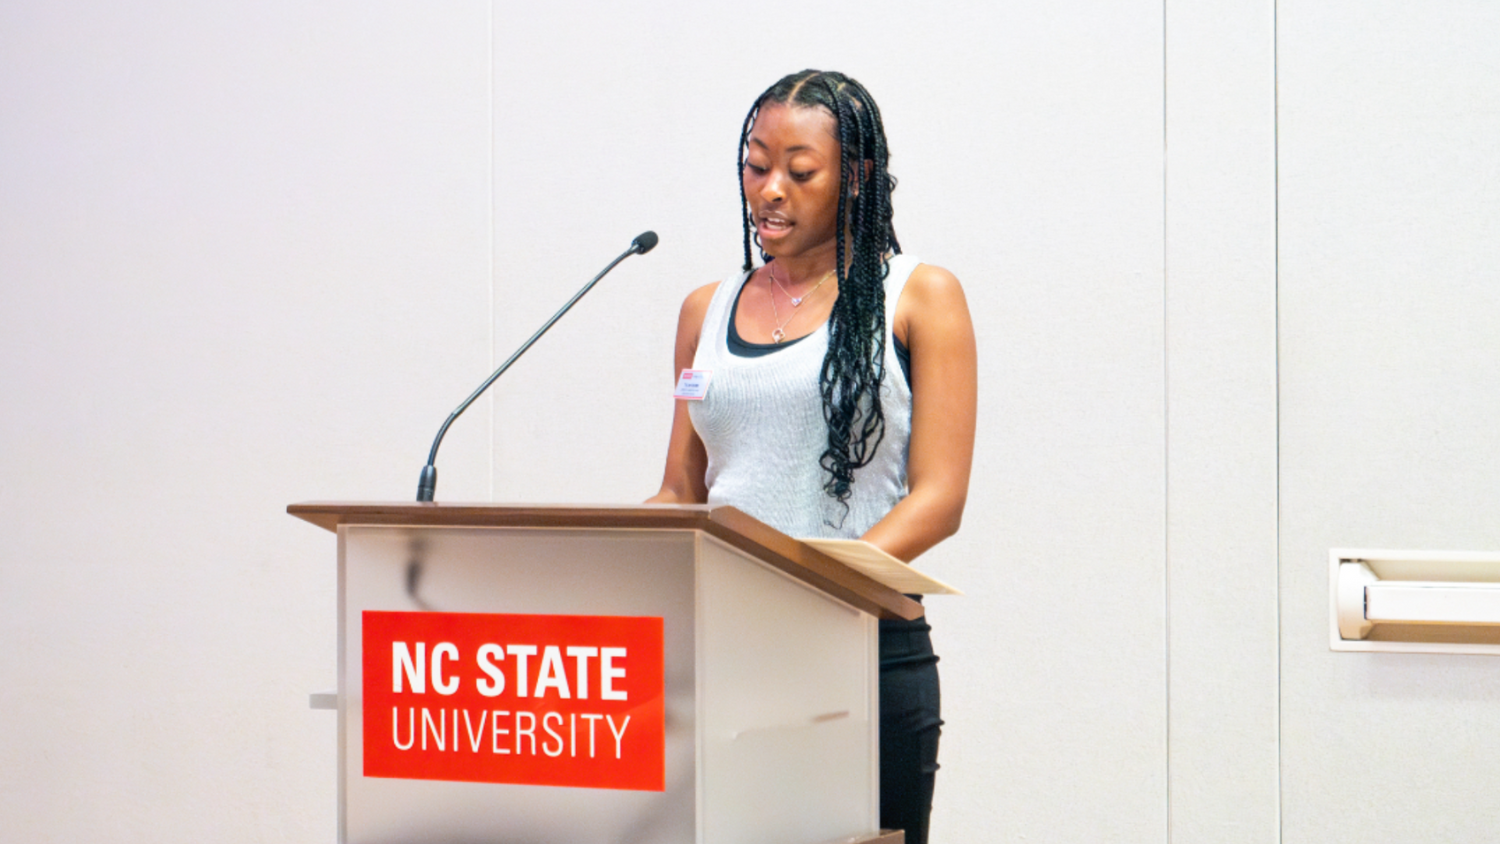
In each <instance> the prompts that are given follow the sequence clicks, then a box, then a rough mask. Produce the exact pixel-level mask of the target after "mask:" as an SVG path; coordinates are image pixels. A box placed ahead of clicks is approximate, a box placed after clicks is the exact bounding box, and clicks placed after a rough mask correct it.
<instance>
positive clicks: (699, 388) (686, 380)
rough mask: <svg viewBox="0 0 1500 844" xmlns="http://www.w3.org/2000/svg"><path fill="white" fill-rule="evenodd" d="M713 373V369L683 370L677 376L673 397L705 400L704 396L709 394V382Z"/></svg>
mask: <svg viewBox="0 0 1500 844" xmlns="http://www.w3.org/2000/svg"><path fill="white" fill-rule="evenodd" d="M713 375H714V372H713V370H712V369H684V370H682V374H681V375H679V376H677V389H676V390H674V391H673V392H672V398H674V399H687V400H688V401H703V397H704V396H706V395H708V382H709V380H710V379H711V378H713Z"/></svg>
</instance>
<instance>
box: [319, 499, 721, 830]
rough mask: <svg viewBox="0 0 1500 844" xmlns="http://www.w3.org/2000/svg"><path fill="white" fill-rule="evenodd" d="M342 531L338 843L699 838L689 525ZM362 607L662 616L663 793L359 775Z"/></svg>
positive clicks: (378, 528)
mask: <svg viewBox="0 0 1500 844" xmlns="http://www.w3.org/2000/svg"><path fill="white" fill-rule="evenodd" d="M340 538H341V543H340V544H341V549H340V562H341V582H340V592H341V597H340V601H341V604H340V626H341V630H340V638H341V653H340V659H341V661H342V666H341V674H342V677H341V679H340V683H341V685H340V692H341V697H340V701H341V706H340V717H341V719H342V723H343V724H344V725H345V728H344V730H343V739H344V741H343V746H342V747H341V753H342V759H341V760H340V761H341V771H340V776H341V780H342V782H341V783H340V792H341V804H342V805H341V807H340V814H341V817H342V819H343V821H342V823H343V830H344V835H343V838H344V841H346V842H349V844H396V842H411V841H423V842H450V841H451V842H471V841H516V842H528V844H550V843H551V842H558V844H561V842H568V844H593V843H594V842H597V844H606V842H609V844H614V842H619V841H640V842H663V844H679V843H680V844H687V842H692V841H694V839H695V837H696V835H695V830H696V817H695V815H696V799H697V797H696V794H695V790H696V773H695V757H694V739H695V736H696V727H695V716H694V704H695V679H694V672H695V662H694V660H695V656H694V618H693V616H694V571H693V553H694V533H693V532H691V531H650V530H646V531H641V530H548V529H535V528H397V527H358V526H351V527H348V528H345V529H344V530H343V531H342V532H341V534H340ZM366 610H375V611H397V612H411V613H423V612H446V613H501V614H522V615H590V616H650V617H660V618H662V619H663V638H664V641H663V652H664V657H663V658H664V666H663V668H664V676H665V694H666V700H665V704H666V730H665V791H662V792H650V791H627V790H617V789H609V788H575V787H558V786H539V785H512V784H496V783H476V782H452V781H440V780H423V779H394V778H379V777H366V776H364V775H363V771H364V764H363V762H364V758H363V740H364V737H363V729H362V725H363V708H362V707H363V676H362V658H361V655H362V626H361V621H362V616H361V613H363V612H364V611H366ZM532 670H533V671H535V670H536V668H535V665H533V669H532ZM533 676H535V675H533Z"/></svg>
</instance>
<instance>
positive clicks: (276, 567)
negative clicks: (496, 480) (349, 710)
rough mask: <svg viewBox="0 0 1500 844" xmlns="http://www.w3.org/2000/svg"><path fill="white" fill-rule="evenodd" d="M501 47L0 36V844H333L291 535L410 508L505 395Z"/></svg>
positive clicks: (318, 17)
mask: <svg viewBox="0 0 1500 844" xmlns="http://www.w3.org/2000/svg"><path fill="white" fill-rule="evenodd" d="M488 27H489V13H488V7H487V5H486V4H483V3H473V4H469V5H468V6H467V7H465V6H461V5H454V6H451V7H450V8H449V9H448V10H447V11H446V12H445V13H444V14H442V15H434V14H432V12H431V10H430V7H429V6H427V5H426V4H420V3H410V4H405V5H401V4H387V5H384V6H381V7H378V8H377V7H372V6H370V5H369V4H365V3H352V2H351V3H344V4H338V3H323V4H319V5H316V6H311V7H309V6H307V5H306V4H301V3H280V4H276V3H272V4H214V5H207V6H205V5H203V4H194V3H165V2H157V3H137V4H128V5H125V6H121V5H119V4H109V3H88V4H54V5H36V4H17V3H10V4H5V5H4V6H3V7H0V348H3V352H0V396H3V397H4V398H3V399H0V442H3V443H4V446H3V447H0V479H3V480H0V513H3V515H0V520H3V536H4V543H3V546H0V631H3V632H0V641H3V642H4V648H3V651H0V712H3V713H4V714H3V716H0V760H3V763H0V828H3V829H4V830H5V831H4V832H3V833H0V837H4V838H6V839H8V840H26V841H85V840H99V841H112V842H115V841H118V842H131V841H142V842H146V841H149V842H161V841H320V840H321V841H326V840H329V839H330V838H331V836H332V835H333V823H334V809H335V806H334V781H333V770H334V769H333V761H334V756H333V753H334V721H333V718H332V716H331V715H329V714H328V713H324V712H310V711H309V710H308V709H307V697H306V695H307V693H308V692H313V691H322V690H327V689H329V688H331V687H332V683H333V678H334V670H335V661H334V634H335V628H334V616H333V600H334V569H333V551H334V547H333V541H332V539H331V537H329V536H328V535H326V534H323V533H322V532H320V531H317V530H315V529H312V528H310V527H309V526H307V525H305V524H301V523H298V522H296V521H294V520H293V519H291V518H289V517H288V516H286V515H285V513H284V508H285V505H286V504H287V503H289V502H291V501H294V500H298V499H306V498H377V499H390V498H395V499H399V498H406V497H409V496H410V495H411V494H412V492H413V491H414V489H415V483H416V478H417V471H418V469H419V468H420V466H421V463H422V458H423V457H424V451H425V442H424V441H425V440H428V439H429V438H430V437H431V436H432V434H433V432H434V431H435V428H436V425H437V423H438V422H439V421H441V416H442V414H443V413H445V412H446V411H447V410H448V409H449V407H451V405H452V404H453V403H456V401H457V399H456V398H455V397H461V396H462V395H463V393H464V391H465V390H466V389H468V388H469V385H470V382H471V381H472V380H473V373H474V372H478V371H482V370H483V369H484V368H485V367H486V366H488V364H489V360H490V356H489V332H490V324H489V316H488V306H487V302H488V295H489V286H490V271H489V266H488V264H489V254H490V251H489V239H490V227H489V225H488V222H487V213H488V206H489V193H490V191H489V185H488V182H487V179H486V178H485V176H484V174H485V173H486V172H487V167H488V166H489V123H490V109H489V96H488V93H489V92H488V80H487V73H488V66H489V38H488ZM469 421H470V422H471V425H470V426H469V427H467V428H464V429H461V430H459V431H456V432H455V434H454V437H453V438H452V441H450V442H449V443H448V446H447V449H448V450H447V452H446V461H445V464H444V467H445V477H444V483H445V489H447V490H448V491H449V492H450V493H451V494H454V495H464V496H469V497H484V496H485V495H487V492H488V478H487V475H488V472H487V470H486V467H485V462H486V460H487V459H488V443H487V442H486V436H485V432H484V422H485V418H484V412H483V411H481V412H480V413H479V414H478V416H477V418H475V419H473V420H469Z"/></svg>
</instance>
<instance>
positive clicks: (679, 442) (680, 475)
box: [646, 284, 719, 504]
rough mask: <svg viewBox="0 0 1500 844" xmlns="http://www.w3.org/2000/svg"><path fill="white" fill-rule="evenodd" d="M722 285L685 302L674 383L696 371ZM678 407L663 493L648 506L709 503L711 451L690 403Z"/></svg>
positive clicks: (694, 294)
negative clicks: (716, 293) (686, 372)
mask: <svg viewBox="0 0 1500 844" xmlns="http://www.w3.org/2000/svg"><path fill="white" fill-rule="evenodd" d="M718 286H719V285H718V284H709V285H706V286H704V287H700V288H698V289H697V290H694V291H693V292H692V293H690V294H688V297H687V299H686V300H684V301H683V303H682V313H681V314H679V315H678V317H677V346H676V350H675V353H674V355H673V358H674V360H675V364H676V369H675V370H673V378H672V381H673V383H676V380H677V375H678V374H679V373H681V372H682V370H684V369H692V368H693V356H694V355H696V354H697V352H698V335H699V334H701V333H702V330H703V317H704V315H705V314H707V313H708V303H709V302H710V301H711V300H712V299H713V297H714V289H715V288H717V287H718ZM676 405H677V407H676V408H675V409H674V410H673V412H672V439H671V440H670V441H669V442H668V444H667V468H666V470H665V471H664V472H662V478H661V490H660V491H659V492H657V493H656V494H655V495H653V496H651V497H650V498H648V499H646V503H647V504H702V503H704V502H706V501H708V486H707V485H706V484H705V483H704V481H703V476H704V474H705V473H706V472H707V471H708V452H707V451H705V450H704V448H703V441H702V440H700V439H698V432H697V431H694V430H693V420H692V419H691V418H690V417H689V416H688V403H687V401H686V400H683V399H677V400H676Z"/></svg>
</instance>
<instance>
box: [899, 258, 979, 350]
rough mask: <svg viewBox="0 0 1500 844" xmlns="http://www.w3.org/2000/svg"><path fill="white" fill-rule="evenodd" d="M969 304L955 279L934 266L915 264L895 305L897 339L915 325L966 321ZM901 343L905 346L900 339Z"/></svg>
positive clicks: (949, 273)
mask: <svg viewBox="0 0 1500 844" xmlns="http://www.w3.org/2000/svg"><path fill="white" fill-rule="evenodd" d="M968 311H969V306H968V302H967V300H966V299H965V297H964V289H963V285H962V284H960V283H959V281H958V277H957V276H955V275H954V274H953V273H951V272H949V271H948V270H946V269H944V268H942V267H939V266H937V265H936V264H917V265H916V266H915V267H913V268H912V271H911V275H909V276H907V278H906V284H905V286H903V287H902V289H901V298H900V299H899V300H897V302H896V319H895V322H896V328H897V336H899V337H902V338H905V337H906V336H907V334H908V331H909V329H910V325H911V323H912V322H914V321H922V322H931V321H934V320H936V321H947V320H949V319H952V318H961V319H962V320H964V321H965V322H967V321H968V318H969V317H968ZM903 342H906V341H905V339H903Z"/></svg>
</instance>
